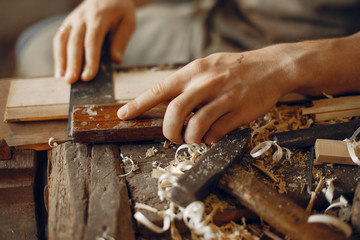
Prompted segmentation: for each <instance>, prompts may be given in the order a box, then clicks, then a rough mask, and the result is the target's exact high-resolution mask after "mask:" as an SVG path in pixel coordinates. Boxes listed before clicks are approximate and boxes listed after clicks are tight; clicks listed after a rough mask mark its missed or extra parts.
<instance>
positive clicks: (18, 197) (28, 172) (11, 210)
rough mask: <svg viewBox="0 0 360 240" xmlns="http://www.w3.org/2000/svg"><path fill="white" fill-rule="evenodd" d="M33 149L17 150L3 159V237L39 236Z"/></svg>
mask: <svg viewBox="0 0 360 240" xmlns="http://www.w3.org/2000/svg"><path fill="white" fill-rule="evenodd" d="M34 164H35V152H34V151H33V150H15V151H14V154H13V157H12V158H11V159H10V160H3V161H0V239H15V240H17V239H34V240H35V239H38V232H37V224H36V219H35V202H34V189H33V187H34Z"/></svg>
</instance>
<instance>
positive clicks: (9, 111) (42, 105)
mask: <svg viewBox="0 0 360 240" xmlns="http://www.w3.org/2000/svg"><path fill="white" fill-rule="evenodd" d="M175 71H176V70H175V69H172V70H169V69H166V70H161V69H158V70H152V69H146V68H141V69H140V70H137V69H136V68H135V69H133V70H130V71H120V72H114V73H113V81H114V96H115V101H116V102H118V103H126V102H128V101H130V100H132V99H134V98H135V97H137V96H138V95H140V94H141V93H142V92H144V91H145V90H147V89H148V88H150V87H151V86H152V85H154V84H155V83H156V82H158V81H160V80H162V79H165V78H166V77H167V76H169V75H171V74H172V73H174V72H175ZM69 91H70V90H69V85H66V84H65V83H64V81H63V80H62V79H61V78H49V77H46V78H37V79H14V80H12V83H11V91H10V92H9V97H8V104H7V107H6V112H5V121H7V122H14V121H40V120H51V119H66V118H67V117H68V116H67V115H68V101H69ZM27 99H31V100H30V101H26V100H27ZM305 99H306V98H305V97H304V96H303V95H300V94H296V93H290V94H287V95H285V96H284V97H282V98H281V99H280V100H279V102H294V101H303V100H305Z"/></svg>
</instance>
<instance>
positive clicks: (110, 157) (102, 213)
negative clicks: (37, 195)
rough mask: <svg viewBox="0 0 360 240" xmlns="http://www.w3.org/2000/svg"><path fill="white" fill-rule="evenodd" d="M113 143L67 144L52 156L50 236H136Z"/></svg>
mask: <svg viewBox="0 0 360 240" xmlns="http://www.w3.org/2000/svg"><path fill="white" fill-rule="evenodd" d="M122 173H123V172H122V169H120V156H119V152H118V149H117V148H116V146H114V145H94V146H90V145H84V144H73V143H69V142H67V143H64V144H61V145H59V146H58V147H56V148H54V149H53V150H52V151H51V152H50V156H49V159H48V184H47V190H48V196H47V198H48V201H47V202H48V211H49V218H48V236H49V239H96V238H97V237H99V238H101V237H104V238H105V237H106V239H107V238H108V237H109V236H111V237H113V238H115V239H134V230H133V222H132V217H131V211H130V202H129V198H128V192H127V186H126V182H125V178H122V177H119V176H118V175H119V174H122Z"/></svg>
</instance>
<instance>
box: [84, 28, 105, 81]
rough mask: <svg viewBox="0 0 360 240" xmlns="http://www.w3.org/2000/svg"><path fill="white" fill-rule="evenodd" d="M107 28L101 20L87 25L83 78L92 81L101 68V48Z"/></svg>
mask: <svg viewBox="0 0 360 240" xmlns="http://www.w3.org/2000/svg"><path fill="white" fill-rule="evenodd" d="M105 34H106V28H104V27H101V24H100V23H99V22H93V23H92V24H89V25H87V29H86V33H85V41H84V51H85V64H84V69H83V72H82V74H81V80H83V81H90V80H91V79H93V78H94V77H95V75H96V74H97V72H98V70H99V63H100V56H101V49H102V45H103V43H104V38H105Z"/></svg>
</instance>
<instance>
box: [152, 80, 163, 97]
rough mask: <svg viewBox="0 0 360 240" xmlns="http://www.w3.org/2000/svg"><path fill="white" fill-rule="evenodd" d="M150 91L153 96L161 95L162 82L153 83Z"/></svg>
mask: <svg viewBox="0 0 360 240" xmlns="http://www.w3.org/2000/svg"><path fill="white" fill-rule="evenodd" d="M150 91H151V94H152V95H153V96H154V97H158V96H161V95H162V94H163V91H164V85H163V83H162V82H157V83H156V84H155V85H153V86H152V87H151V88H150Z"/></svg>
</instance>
